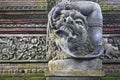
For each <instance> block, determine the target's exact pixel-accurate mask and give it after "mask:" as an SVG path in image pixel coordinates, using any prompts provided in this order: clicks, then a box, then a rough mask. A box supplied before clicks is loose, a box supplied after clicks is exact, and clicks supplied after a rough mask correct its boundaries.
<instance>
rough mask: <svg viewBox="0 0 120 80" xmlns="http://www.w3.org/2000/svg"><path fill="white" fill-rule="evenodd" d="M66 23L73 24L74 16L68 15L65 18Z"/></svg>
mask: <svg viewBox="0 0 120 80" xmlns="http://www.w3.org/2000/svg"><path fill="white" fill-rule="evenodd" d="M64 21H65V22H66V23H68V24H72V23H73V19H72V17H70V16H69V17H67V18H66V19H65V20H64Z"/></svg>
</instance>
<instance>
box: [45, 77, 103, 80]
mask: <svg viewBox="0 0 120 80" xmlns="http://www.w3.org/2000/svg"><path fill="white" fill-rule="evenodd" d="M46 80H101V78H100V77H77V76H76V77H58V76H57V77H55V76H52V77H47V79H46Z"/></svg>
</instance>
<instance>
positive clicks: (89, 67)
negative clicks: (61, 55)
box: [47, 59, 104, 76]
mask: <svg viewBox="0 0 120 80" xmlns="http://www.w3.org/2000/svg"><path fill="white" fill-rule="evenodd" d="M48 67H49V71H50V72H47V73H48V75H56V76H58V75H59V76H103V75H104V73H103V72H102V71H101V68H102V61H101V60H100V59H91V60H77V59H65V60H51V61H50V62H49V63H48Z"/></svg>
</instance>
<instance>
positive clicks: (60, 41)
mask: <svg viewBox="0 0 120 80" xmlns="http://www.w3.org/2000/svg"><path fill="white" fill-rule="evenodd" d="M48 19H49V20H48V36H49V37H50V38H51V37H54V39H52V40H51V41H52V42H54V43H55V46H56V47H57V48H60V49H61V50H62V51H63V53H65V54H67V55H69V56H71V57H73V58H95V57H99V56H100V55H101V54H102V53H103V46H102V26H103V22H102V21H103V17H102V13H101V9H100V6H99V5H98V4H97V3H95V2H90V1H75V2H69V1H66V2H61V3H59V4H58V5H56V6H55V7H54V8H53V9H52V10H51V11H50V13H49V15H48ZM51 34H52V35H51ZM52 45H53V44H52ZM50 50H51V49H50Z"/></svg>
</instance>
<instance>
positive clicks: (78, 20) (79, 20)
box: [75, 19, 83, 25]
mask: <svg viewBox="0 0 120 80" xmlns="http://www.w3.org/2000/svg"><path fill="white" fill-rule="evenodd" d="M75 22H76V23H81V25H83V21H82V20H81V19H75Z"/></svg>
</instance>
